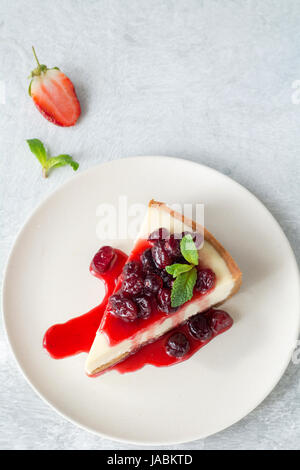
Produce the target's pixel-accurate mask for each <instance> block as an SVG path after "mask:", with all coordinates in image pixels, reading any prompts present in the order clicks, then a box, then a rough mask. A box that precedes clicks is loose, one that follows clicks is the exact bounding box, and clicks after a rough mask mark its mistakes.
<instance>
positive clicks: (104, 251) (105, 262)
mask: <svg viewBox="0 0 300 470" xmlns="http://www.w3.org/2000/svg"><path fill="white" fill-rule="evenodd" d="M115 258H116V253H115V250H114V249H113V248H112V247H111V246H102V248H100V250H99V251H97V253H96V254H95V256H94V258H93V260H92V269H93V271H95V272H97V273H99V274H103V273H105V272H106V271H108V270H109V269H110V268H111V266H112V261H113V260H115Z"/></svg>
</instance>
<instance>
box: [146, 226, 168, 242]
mask: <svg viewBox="0 0 300 470" xmlns="http://www.w3.org/2000/svg"><path fill="white" fill-rule="evenodd" d="M169 234H170V232H169V230H167V229H166V228H159V229H158V230H154V232H152V233H150V235H149V237H148V240H149V241H150V242H154V243H155V242H157V241H159V240H166V239H167V238H168V236H169Z"/></svg>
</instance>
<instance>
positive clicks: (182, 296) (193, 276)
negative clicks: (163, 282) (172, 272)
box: [171, 266, 197, 307]
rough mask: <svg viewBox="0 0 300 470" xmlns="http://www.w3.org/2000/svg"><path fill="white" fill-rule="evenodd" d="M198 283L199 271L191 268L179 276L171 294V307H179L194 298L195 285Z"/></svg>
mask: <svg viewBox="0 0 300 470" xmlns="http://www.w3.org/2000/svg"><path fill="white" fill-rule="evenodd" d="M196 281H197V269H196V268H195V266H194V267H193V266H191V269H190V271H187V272H185V273H181V274H179V276H177V277H176V279H175V281H174V283H173V287H172V292H171V306H172V307H179V306H180V305H182V304H184V303H185V302H187V301H188V300H191V298H192V297H193V290H194V285H195V284H196Z"/></svg>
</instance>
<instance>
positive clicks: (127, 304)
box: [109, 294, 139, 321]
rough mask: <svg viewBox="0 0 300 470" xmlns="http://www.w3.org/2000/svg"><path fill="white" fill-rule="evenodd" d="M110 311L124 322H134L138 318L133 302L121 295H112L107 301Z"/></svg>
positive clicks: (136, 308)
mask: <svg viewBox="0 0 300 470" xmlns="http://www.w3.org/2000/svg"><path fill="white" fill-rule="evenodd" d="M109 303H110V311H111V312H112V313H113V314H114V315H115V316H116V317H119V318H122V320H124V321H134V320H136V319H137V317H138V313H139V312H138V307H137V305H136V304H135V302H134V301H133V300H131V299H128V298H126V297H124V296H122V295H121V294H114V295H112V296H111V297H110V299H109Z"/></svg>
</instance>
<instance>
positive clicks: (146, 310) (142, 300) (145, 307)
mask: <svg viewBox="0 0 300 470" xmlns="http://www.w3.org/2000/svg"><path fill="white" fill-rule="evenodd" d="M135 302H136V304H137V306H138V307H139V313H138V316H139V318H143V319H144V320H146V318H149V317H150V315H151V311H152V305H151V300H150V299H149V298H147V297H145V296H141V297H135Z"/></svg>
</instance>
